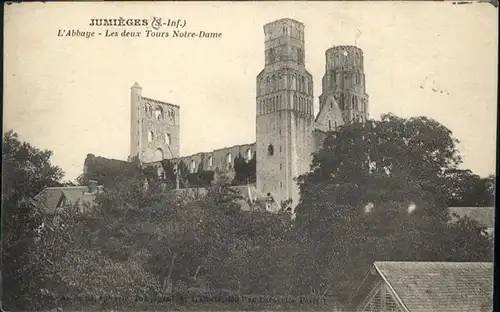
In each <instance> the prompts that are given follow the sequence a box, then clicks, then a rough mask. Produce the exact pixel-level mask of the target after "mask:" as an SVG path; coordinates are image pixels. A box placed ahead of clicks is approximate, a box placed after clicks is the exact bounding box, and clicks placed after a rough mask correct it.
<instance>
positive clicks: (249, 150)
mask: <svg viewBox="0 0 500 312" xmlns="http://www.w3.org/2000/svg"><path fill="white" fill-rule="evenodd" d="M252 157H253V155H252V150H251V149H247V160H248V161H250V160H252Z"/></svg>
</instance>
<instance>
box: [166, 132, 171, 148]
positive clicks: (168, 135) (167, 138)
mask: <svg viewBox="0 0 500 312" xmlns="http://www.w3.org/2000/svg"><path fill="white" fill-rule="evenodd" d="M165 143H167V144H168V145H171V144H172V137H171V136H170V134H168V133H167V134H165Z"/></svg>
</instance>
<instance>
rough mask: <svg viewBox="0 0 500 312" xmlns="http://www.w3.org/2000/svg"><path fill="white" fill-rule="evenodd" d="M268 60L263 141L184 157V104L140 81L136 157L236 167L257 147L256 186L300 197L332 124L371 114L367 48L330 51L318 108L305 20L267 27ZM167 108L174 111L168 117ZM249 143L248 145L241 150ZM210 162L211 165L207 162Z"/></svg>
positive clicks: (135, 102)
mask: <svg viewBox="0 0 500 312" xmlns="http://www.w3.org/2000/svg"><path fill="white" fill-rule="evenodd" d="M264 34H265V66H264V69H263V70H262V71H261V72H260V73H259V74H258V75H257V81H256V82H257V88H256V104H257V106H256V114H257V117H256V143H255V144H247V145H241V146H236V147H230V148H226V149H219V150H217V151H213V152H208V153H197V154H194V155H190V156H183V157H179V144H180V131H179V107H178V106H175V105H172V104H168V103H164V102H160V101H155V100H152V99H149V98H145V97H142V95H141V89H140V87H139V86H138V85H134V86H133V87H132V127H131V156H138V157H139V159H140V160H141V161H142V162H143V163H153V162H156V163H158V161H159V160H161V159H164V158H169V159H178V160H183V161H184V162H185V163H187V164H189V166H190V167H191V164H192V168H193V169H194V168H195V165H196V163H197V162H203V163H204V168H207V169H212V170H213V169H215V168H217V169H218V170H220V171H230V170H231V168H232V166H231V162H232V159H234V156H236V155H232V153H236V152H238V153H241V154H242V155H248V157H251V155H253V152H256V157H257V159H256V163H257V168H256V175H257V185H256V189H257V191H258V192H259V193H260V194H270V195H272V197H273V198H274V199H275V200H276V202H277V203H280V202H284V201H286V200H290V199H291V200H292V207H294V206H295V205H296V204H297V203H298V201H299V190H298V185H297V184H296V182H295V180H294V178H296V177H298V176H300V175H301V174H303V173H305V172H307V171H308V170H309V168H310V163H311V160H312V157H311V155H312V154H313V153H314V152H315V151H317V150H318V149H320V148H321V147H322V144H323V141H324V138H325V137H326V134H327V133H328V132H329V131H335V130H336V128H337V127H339V126H342V125H344V124H348V123H352V122H364V121H365V120H366V119H367V118H368V95H367V94H366V92H365V74H364V71H363V52H362V51H361V49H359V48H357V47H355V46H334V47H332V48H330V49H328V50H327V51H326V66H325V74H324V76H323V80H322V94H321V95H320V96H319V112H318V113H317V114H316V113H315V111H314V94H313V77H312V75H311V74H310V73H309V72H308V71H307V69H306V64H305V48H306V47H305V41H304V24H302V23H301V22H298V21H296V20H292V19H288V18H284V19H280V20H277V21H274V22H272V23H269V24H266V25H265V26H264ZM164 113H166V115H167V116H165V117H164V116H163V114H164ZM241 149H244V150H241ZM205 163H206V164H205Z"/></svg>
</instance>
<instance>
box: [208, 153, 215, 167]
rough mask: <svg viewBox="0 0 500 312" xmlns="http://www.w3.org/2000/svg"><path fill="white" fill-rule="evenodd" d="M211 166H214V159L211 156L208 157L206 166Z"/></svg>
mask: <svg viewBox="0 0 500 312" xmlns="http://www.w3.org/2000/svg"><path fill="white" fill-rule="evenodd" d="M213 165H214V159H213V158H212V156H208V166H209V167H212V166H213Z"/></svg>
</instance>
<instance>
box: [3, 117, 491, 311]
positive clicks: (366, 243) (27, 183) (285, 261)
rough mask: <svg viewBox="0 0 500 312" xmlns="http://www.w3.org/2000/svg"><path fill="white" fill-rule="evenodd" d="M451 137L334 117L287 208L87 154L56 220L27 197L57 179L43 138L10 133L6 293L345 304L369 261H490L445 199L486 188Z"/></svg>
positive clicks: (12, 299)
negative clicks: (250, 204) (82, 187)
mask: <svg viewBox="0 0 500 312" xmlns="http://www.w3.org/2000/svg"><path fill="white" fill-rule="evenodd" d="M456 143H457V140H456V139H454V138H453V137H452V134H451V132H450V131H449V130H448V129H447V128H445V127H444V126H442V125H440V124H439V123H437V122H435V121H433V120H430V119H427V118H424V117H420V118H410V119H402V118H398V117H396V116H392V115H385V116H383V118H382V120H381V121H370V122H368V123H367V124H365V125H360V124H354V125H349V126H345V127H343V128H342V129H340V130H339V131H338V132H337V133H330V134H329V135H328V136H327V138H326V140H325V143H324V146H323V148H322V149H321V150H320V151H318V152H317V153H316V154H315V155H314V158H313V162H312V164H311V170H310V172H309V173H307V174H305V175H303V176H301V177H298V179H297V182H298V183H299V185H300V192H301V201H300V202H299V203H296V204H297V208H296V215H295V218H292V217H291V215H290V214H289V213H287V212H280V213H277V214H271V213H268V212H265V211H260V210H258V209H256V210H254V211H251V212H247V211H242V210H241V209H240V208H241V207H240V204H239V201H238V199H240V196H239V194H238V193H236V192H235V191H234V190H233V189H232V188H231V184H232V183H233V182H234V181H224V180H223V179H222V180H220V181H218V182H217V183H211V184H210V186H208V185H209V184H208V183H207V184H206V185H207V190H208V193H207V194H206V195H205V196H200V197H196V198H190V197H184V196H183V195H182V194H180V193H178V192H175V191H173V190H172V189H171V188H167V189H164V188H161V187H160V183H161V182H164V181H160V180H158V175H157V173H156V172H152V171H151V170H149V169H148V170H149V171H148V170H143V169H141V168H140V166H139V164H134V163H123V162H108V163H105V162H104V163H102V162H101V164H100V165H97V163H99V162H96V161H95V159H94V162H93V163H92V161H91V160H89V161H88V166H87V170H86V172H85V173H84V174H83V175H82V176H81V177H80V178H79V181H80V182H81V183H85V182H88V180H94V179H95V180H97V181H99V183H100V184H103V185H104V186H105V187H106V188H105V190H104V192H103V193H101V194H99V195H97V198H96V206H95V207H93V208H91V207H89V208H88V209H87V210H86V211H84V212H80V211H78V210H77V209H76V208H71V207H68V209H65V210H60V211H58V212H57V213H58V215H57V222H56V223H54V222H53V220H54V218H53V216H52V217H51V219H50V220H48V219H47V217H46V216H45V215H44V213H43V211H39V210H38V208H37V206H36V205H35V204H34V202H33V201H32V200H30V199H32V198H33V197H34V196H35V195H36V194H37V193H38V192H39V191H41V190H42V189H43V188H44V187H46V186H52V185H61V182H60V180H61V178H62V171H61V170H60V169H59V168H58V167H56V166H53V165H52V164H51V163H50V156H51V152H50V151H41V150H38V149H36V148H35V147H33V146H31V145H29V144H28V143H23V142H20V141H19V140H18V138H17V136H16V135H15V133H13V132H8V133H6V134H4V184H3V186H2V188H3V190H2V191H3V192H2V201H3V209H2V211H3V220H4V231H3V233H4V235H3V244H4V245H3V246H4V252H3V255H2V256H3V259H2V260H3V263H4V268H3V269H2V272H3V284H4V285H9V286H8V287H5V286H4V289H3V301H4V304H5V306H6V307H7V308H8V309H10V310H26V309H32V308H44V307H49V306H51V305H57V304H62V302H66V301H67V298H82V297H83V298H99V299H96V300H97V301H99V300H102V299H103V298H140V300H142V301H144V302H157V301H158V300H159V299H158V298H162V297H164V296H172V294H177V295H176V296H187V295H189V294H196V296H200V295H203V294H212V293H214V292H216V293H221V292H222V293H225V294H229V295H230V296H236V297H239V296H262V297H264V296H267V297H276V298H289V297H292V298H297V297H298V296H306V297H307V298H316V299H317V300H324V301H323V302H327V301H328V302H331V301H332V300H333V301H338V302H340V303H342V302H343V301H345V300H346V298H347V297H348V296H349V294H351V293H352V291H353V290H355V289H356V287H357V286H358V284H359V283H360V282H361V280H362V279H363V277H364V274H366V272H367V270H368V269H369V267H370V265H371V264H372V263H373V261H383V260H406V261H413V260H428V261H491V259H492V241H491V239H490V238H489V237H488V236H487V235H485V228H484V227H483V226H482V225H480V224H478V223H477V222H475V221H473V220H471V219H468V218H460V219H458V221H457V222H453V223H451V222H450V215H449V213H448V211H447V207H448V205H453V206H461V205H463V206H477V205H483V206H487V205H491V204H492V198H493V194H494V190H493V187H492V183H491V178H488V179H482V178H480V177H477V176H475V175H474V174H473V173H472V172H470V171H467V170H459V169H458V165H459V164H460V163H461V159H460V156H459V154H458V151H457V149H456ZM90 158H91V159H92V156H91V157H90ZM236 159H238V161H237V160H236ZM236 159H235V164H234V165H235V167H237V166H240V167H239V168H238V169H237V170H236V172H240V175H238V174H236V176H235V178H234V180H237V181H238V182H234V183H241V182H244V181H245V180H247V179H248V180H251V179H255V178H254V175H253V176H252V174H251V172H254V170H255V169H254V168H255V164H254V162H248V163H245V162H244V161H243V160H242V159H243V158H241V159H240V156H238V157H237V158H236ZM254 159H255V157H254ZM240 161H241V162H240ZM243 163H245V165H243ZM169 166H170V164H168V163H167V162H166V163H165V164H164V166H163V167H164V169H165V171H166V172H167V171H168V170H170V169H169V168H170V167H169ZM242 168H243V169H242ZM172 169H173V168H172ZM185 169H187V167H186V168H185ZM34 170H35V171H34ZM181 172H182V169H181ZM185 172H188V171H187V170H186V171H185ZM200 172H204V171H203V170H202V169H200V170H198V172H197V173H200ZM205 172H206V171H205ZM241 172H244V173H245V172H246V173H245V174H241ZM185 174H186V176H185V177H184V178H185V180H187V173H185ZM165 176H166V177H167V178H168V177H169V174H168V172H167V174H166V175H165ZM171 176H172V177H173V175H171ZM197 178H199V179H203V176H202V175H198V176H197ZM207 179H208V178H207ZM145 181H147V185H148V187H147V188H146V187H145ZM44 220H45V223H44V226H43V227H40V225H41V223H42V221H44ZM13 260H15V261H13ZM193 296H194V295H193ZM58 300H59V303H58ZM79 304H80V305H81V303H79ZM252 307H254V308H258V307H257V306H255V305H253V306H252ZM218 308H219V309H223V308H224V307H221V306H219V307H218Z"/></svg>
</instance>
